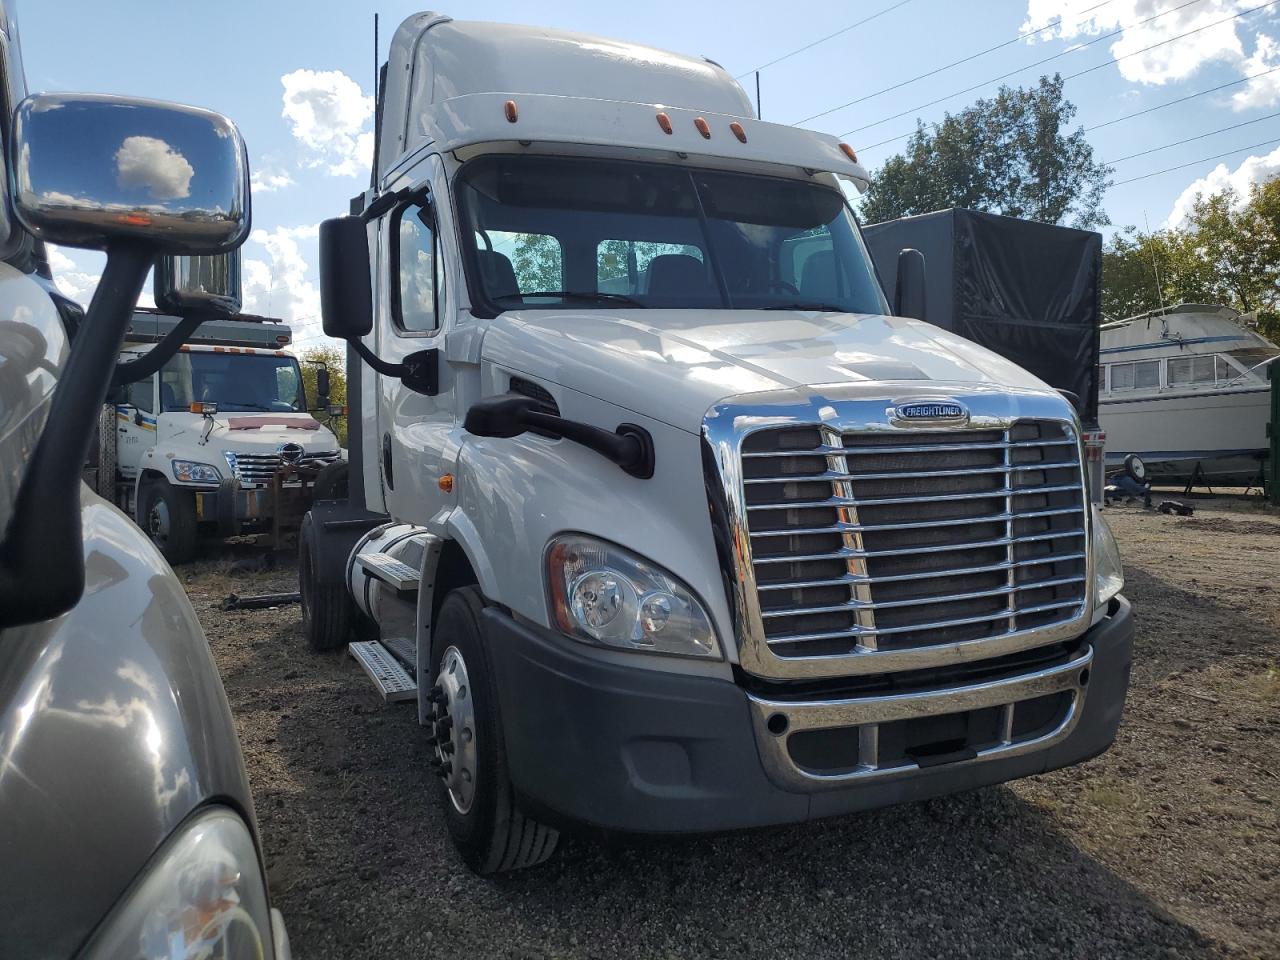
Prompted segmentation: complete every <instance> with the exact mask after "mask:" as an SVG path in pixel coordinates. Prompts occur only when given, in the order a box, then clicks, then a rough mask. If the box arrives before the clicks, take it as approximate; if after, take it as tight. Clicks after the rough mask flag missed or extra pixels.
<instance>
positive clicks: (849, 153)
mask: <svg viewBox="0 0 1280 960" xmlns="http://www.w3.org/2000/svg"><path fill="white" fill-rule="evenodd" d="M840 151H841V153H843V154H844V155H845V156H846V157H848V158H849V159H850V160H852V161H853V162H854V163H857V162H858V155H857V154H856V153H854V152H853V147H851V146H849V145H848V144H847V143H842V144H840Z"/></svg>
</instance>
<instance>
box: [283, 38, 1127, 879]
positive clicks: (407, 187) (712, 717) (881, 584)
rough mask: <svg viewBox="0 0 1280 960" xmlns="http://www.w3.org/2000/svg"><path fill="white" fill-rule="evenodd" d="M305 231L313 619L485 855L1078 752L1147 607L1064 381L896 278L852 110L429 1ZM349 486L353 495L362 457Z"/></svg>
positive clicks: (315, 639)
mask: <svg viewBox="0 0 1280 960" xmlns="http://www.w3.org/2000/svg"><path fill="white" fill-rule="evenodd" d="M383 78H384V79H383V81H382V82H381V84H380V89H379V92H378V111H377V116H378V128H377V155H376V159H375V161H374V163H375V169H374V172H373V181H372V187H371V189H370V190H369V191H367V192H366V193H364V194H363V195H362V196H360V197H357V198H356V199H355V200H354V201H353V203H352V206H351V211H350V214H349V215H348V216H345V217H339V218H335V219H333V220H329V221H326V222H325V223H324V224H323V225H322V227H321V232H320V240H321V262H322V266H321V287H322V303H323V315H324V325H325V330H326V332H327V333H328V334H329V335H330V336H337V337H343V338H345V339H347V341H348V344H349V353H348V376H349V377H350V392H349V394H348V396H349V398H350V399H349V402H350V403H351V404H352V410H351V423H352V429H353V433H352V443H351V457H350V463H349V465H348V464H343V465H338V466H331V467H329V468H326V469H327V470H329V471H332V472H333V474H335V475H336V474H338V473H340V472H341V471H345V470H347V469H348V468H349V473H348V474H347V476H346V479H345V485H341V484H337V483H334V484H333V485H332V486H333V487H334V488H338V487H340V486H341V487H344V491H345V493H346V496H345V498H344V497H341V496H339V497H337V498H334V499H327V500H324V501H321V500H317V502H316V503H315V504H314V505H313V506H312V509H311V511H310V513H309V514H308V516H307V517H306V518H305V519H304V522H303V527H302V532H301V536H300V540H299V543H300V564H301V570H300V576H301V590H302V598H303V618H304V625H305V629H306V633H307V636H308V638H309V639H310V641H311V643H312V645H313V646H314V647H316V648H318V649H335V648H338V647H340V646H342V645H345V644H347V643H348V641H351V640H358V642H355V643H352V644H351V649H352V652H353V653H355V654H356V656H357V657H358V658H359V659H360V660H361V662H362V663H363V664H364V665H365V667H366V669H367V670H368V671H369V672H370V675H371V676H373V677H374V678H375V680H376V682H377V683H378V684H379V686H380V687H381V689H382V690H383V692H384V693H385V694H386V695H387V697H388V698H397V697H403V698H408V699H411V700H413V701H415V702H416V705H417V718H418V722H419V723H421V724H422V725H423V726H424V727H426V730H425V731H424V739H425V745H424V762H429V763H430V764H431V765H432V766H433V767H434V769H435V770H436V772H437V773H438V774H439V779H440V783H441V798H442V802H443V805H444V810H445V813H446V819H447V822H448V825H449V830H450V832H451V834H452V837H453V839H454V841H455V843H456V845H457V846H458V848H459V849H460V851H461V853H462V855H463V857H464V858H465V860H466V861H467V862H468V863H469V864H470V865H471V866H472V867H473V868H474V869H476V870H477V871H481V872H488V871H495V870H505V869H511V868H514V867H520V866H527V865H530V864H534V863H537V862H539V861H541V860H543V859H545V858H546V857H548V856H550V855H551V853H552V852H553V851H554V849H555V846H556V843H557V838H558V836H559V831H560V830H563V829H565V828H569V827H574V826H579V825H583V824H586V825H589V826H591V827H593V828H597V829H604V830H614V831H636V832H645V833H680V832H698V831H719V830H724V829H729V828H740V827H752V826H759V825H765V824H776V823H786V822H795V821H804V820H809V819H816V818H820V817H825V816H831V815H836V814H848V813H851V812H854V811H858V810H864V809H867V808H871V807H876V806H882V805H885V804H891V803H898V802H902V801H909V800H916V799H920V798H924V797H930V796H935V795H938V794H945V793H950V792H954V791H958V790H966V789H969V788H973V787H978V786H982V785H985V784H993V783H997V782H1000V781H1005V780H1009V779H1012V778H1015V777H1022V776H1026V775H1029V774H1036V773H1041V772H1043V771H1045V770H1049V769H1053V768H1056V767H1062V766H1066V765H1069V764H1073V763H1078V762H1080V761H1082V760H1085V759H1087V758H1089V757H1091V756H1094V755H1095V754H1098V753H1100V752H1101V751H1103V750H1105V749H1106V748H1107V747H1108V746H1109V745H1110V743H1111V742H1112V739H1113V738H1114V736H1115V732H1116V728H1117V725H1118V724H1119V721H1120V715H1121V711H1122V708H1123V704H1124V699H1125V692H1126V688H1127V684H1128V676H1129V665H1130V659H1131V649H1132V639H1133V620H1132V617H1131V612H1130V606H1129V604H1128V603H1127V602H1126V601H1125V600H1124V599H1123V598H1122V597H1121V595H1120V590H1121V587H1122V585H1123V578H1122V574H1121V569H1120V561H1119V556H1118V552H1117V549H1116V545H1115V541H1114V540H1113V538H1112V536H1111V534H1110V533H1109V531H1108V529H1107V526H1106V524H1105V522H1104V521H1103V519H1102V517H1101V515H1100V513H1099V512H1098V511H1097V509H1095V508H1094V507H1093V506H1092V505H1091V504H1090V502H1089V499H1088V496H1087V491H1086V477H1085V470H1084V467H1083V462H1084V454H1083V447H1082V441H1081V426H1080V422H1079V419H1078V417H1077V415H1076V413H1075V412H1074V410H1073V408H1072V406H1071V404H1070V403H1069V402H1068V401H1067V400H1066V399H1065V398H1064V397H1063V396H1062V395H1061V394H1060V393H1058V392H1057V391H1055V390H1054V389H1052V388H1051V387H1050V386H1048V385H1047V384H1045V383H1044V382H1042V381H1041V380H1039V379H1037V378H1036V377H1034V376H1032V375H1031V374H1029V373H1027V372H1026V371H1024V370H1023V369H1021V368H1019V367H1017V366H1015V365H1014V364H1013V363H1011V362H1009V361H1007V360H1004V359H1002V358H1001V357H999V356H997V355H996V354H994V353H992V352H990V351H988V350H986V349H984V348H982V347H980V346H978V345H977V344H975V343H972V342H970V341H968V340H965V339H962V338H961V337H959V336H956V335H953V334H950V333H947V332H945V331H943V330H941V329H939V328H938V327H935V326H932V325H930V324H929V323H928V322H925V320H924V319H923V315H924V313H925V307H924V302H923V296H924V293H923V291H924V289H925V288H924V262H923V257H922V256H921V255H920V254H919V253H918V252H916V251H913V250H908V251H904V252H903V253H902V254H901V256H900V258H899V264H898V267H899V268H898V271H897V281H896V284H895V287H894V290H893V291H892V305H891V301H890V299H889V298H887V297H886V295H885V292H884V291H883V290H882V288H881V285H880V283H879V281H878V279H877V275H876V273H875V270H874V268H873V266H872V263H871V261H870V259H869V258H868V255H867V252H866V249H865V247H864V244H863V241H862V238H861V235H860V230H859V226H858V224H857V222H856V219H855V217H854V215H853V213H852V211H851V209H850V206H849V202H848V197H849V196H850V195H851V194H852V193H853V192H854V191H856V190H859V189H861V188H862V187H864V186H865V185H866V184H867V182H868V179H867V173H866V171H865V170H864V169H863V167H862V166H861V165H860V164H859V163H858V160H857V157H856V154H855V152H854V151H853V150H852V149H851V148H850V147H849V146H848V145H846V144H842V143H839V142H837V141H836V140H835V139H834V138H832V137H829V136H825V135H822V134H818V133H813V132H809V131H805V130H799V129H795V128H792V127H787V126H781V125H778V124H772V123H764V122H761V121H760V120H758V119H756V118H755V116H754V115H753V111H752V109H751V105H750V101H749V100H748V98H747V95H746V94H745V92H744V91H743V90H742V88H741V87H740V86H739V85H738V84H737V83H736V82H735V81H734V80H733V79H732V78H731V77H730V76H729V74H728V73H727V72H726V71H725V70H723V69H722V68H721V67H719V66H718V65H717V64H715V63H714V62H712V61H709V60H705V59H699V58H696V57H686V56H681V55H677V54H674V53H668V52H666V51H662V50H655V49H651V48H648V47H643V46H639V45H636V44H631V43H625V42H619V41H614V40H607V39H602V38H598V37H588V36H581V35H578V34H573V33H565V32H561V31H556V30H544V29H533V28H526V27H516V26H505V25H498V24H484V23H463V22H457V21H454V20H451V19H450V18H449V17H446V16H441V15H438V14H432V13H424V14H420V15H417V16H413V17H410V18H409V19H407V20H406V21H405V22H404V23H403V24H402V25H401V26H400V28H399V30H398V31H397V32H396V34H395V37H394V39H393V40H392V43H391V48H390V57H389V61H388V63H387V65H386V66H385V67H384V68H383ZM339 492H340V493H341V492H343V491H339Z"/></svg>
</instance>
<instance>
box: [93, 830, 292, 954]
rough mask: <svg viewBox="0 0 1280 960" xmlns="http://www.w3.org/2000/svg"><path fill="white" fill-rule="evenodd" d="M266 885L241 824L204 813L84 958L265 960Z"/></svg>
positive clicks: (157, 862) (168, 848)
mask: <svg viewBox="0 0 1280 960" xmlns="http://www.w3.org/2000/svg"><path fill="white" fill-rule="evenodd" d="M273 955H274V950H273V948H272V937H271V913H270V911H269V909H268V907H267V885H266V881H265V880H264V878H263V876H262V870H261V869H260V868H259V866H258V855H257V851H256V850H255V849H254V846H253V838H252V837H250V835H249V830H248V828H247V827H246V826H245V825H244V821H243V820H241V819H240V817H238V816H237V815H236V814H234V813H232V812H231V811H230V810H227V809H225V808H217V807H215V808H211V809H209V810H208V811H207V812H205V813H202V814H200V815H199V816H197V817H195V818H194V819H192V820H191V821H190V822H189V823H187V825H186V826H185V827H183V828H182V829H181V830H179V831H178V833H177V834H176V835H175V836H173V837H172V838H171V839H170V840H169V842H168V843H166V844H165V846H164V847H163V848H162V849H161V850H160V853H159V854H157V855H156V857H155V858H154V859H153V860H152V862H151V864H150V865H149V866H148V867H147V868H146V870H145V871H144V872H143V875H142V879H141V880H140V881H139V882H137V883H136V884H135V885H134V887H133V890H132V892H131V893H129V895H128V896H127V897H126V898H125V900H124V901H123V902H122V903H121V904H120V905H119V906H118V907H116V909H115V911H114V912H113V913H112V915H111V916H110V917H109V918H108V919H107V920H106V922H104V923H103V925H102V928H101V929H100V930H99V932H98V933H97V934H96V935H95V936H94V939H93V941H92V942H91V943H90V944H89V947H88V949H86V950H85V953H84V956H86V957H88V958H90V960H97V958H104V960H105V958H107V957H147V958H149V960H179V958H181V960H195V958H204V957H225V958H227V960H265V958H270V957H272V956H273Z"/></svg>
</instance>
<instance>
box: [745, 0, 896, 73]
mask: <svg viewBox="0 0 1280 960" xmlns="http://www.w3.org/2000/svg"><path fill="white" fill-rule="evenodd" d="M908 3H911V0H898V3H895V4H894V5H893V6H891V7H885V8H884V9H883V10H881V11H880V12H879V13H873V14H871V16H869V17H864V18H863V19H861V20H859V21H858V22H857V23H851V24H849V26H847V27H844V28H842V29H840V30H837V31H836V32H835V33H829V34H827V35H826V36H825V37H823V38H822V39H820V40H814V41H813V42H812V43H806V44H805V45H804V46H803V47H797V48H796V49H795V50H792V51H791V52H790V53H784V54H783V55H782V56H780V57H778V58H777V59H776V60H770V61H769V62H768V63H762V64H760V66H758V67H753V68H752V69H750V70H748V71H747V72H746V73H740V74H738V75H737V76H736V77H734V78H733V79H735V80H741V79H742V78H743V77H749V76H751V74H753V73H755V72H756V71H757V70H763V69H764V68H765V67H772V66H773V65H774V64H778V63H781V62H782V61H783V60H790V59H791V58H792V57H794V56H795V55H796V54H797V53H804V52H805V51H806V50H812V49H813V48H814V47H816V46H817V45H818V44H820V43H826V42H827V41H828V40H834V39H835V38H836V37H838V36H840V35H841V34H844V33H848V32H849V31H850V30H854V29H857V28H858V27H860V26H862V25H863V24H864V23H870V22H871V21H872V20H875V19H876V18H877V17H883V16H884V15H885V14H886V13H892V12H893V11H894V10H897V9H898V8H899V7H905V6H906V5H907V4H908Z"/></svg>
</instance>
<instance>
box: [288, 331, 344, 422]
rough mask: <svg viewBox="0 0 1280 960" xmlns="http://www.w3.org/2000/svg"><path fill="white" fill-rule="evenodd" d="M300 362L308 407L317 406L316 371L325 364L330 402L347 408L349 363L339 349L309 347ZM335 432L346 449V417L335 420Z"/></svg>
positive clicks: (322, 416) (323, 413)
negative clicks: (327, 369)
mask: <svg viewBox="0 0 1280 960" xmlns="http://www.w3.org/2000/svg"><path fill="white" fill-rule="evenodd" d="M299 360H300V362H301V366H302V386H303V389H304V390H305V391H306V394H307V403H308V405H312V404H315V403H316V402H317V400H318V397H317V396H316V371H317V370H319V369H320V364H321V363H323V364H324V365H325V366H326V367H328V368H329V402H330V403H334V404H341V405H342V406H346V404H347V361H346V357H345V356H344V355H343V353H342V352H341V351H340V350H339V349H338V348H337V347H329V346H315V347H308V348H307V349H306V350H304V351H303V352H302V356H301V357H299ZM319 414H320V417H321V419H325V418H327V416H328V415H327V414H326V413H325V412H324V411H319ZM333 432H334V433H335V434H336V435H337V437H338V443H340V444H342V446H343V447H346V445H347V418H346V417H345V416H340V417H334V418H333Z"/></svg>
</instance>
